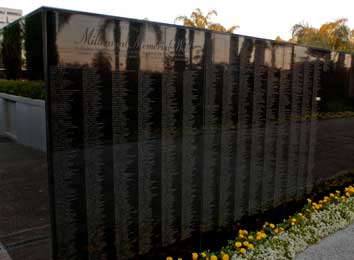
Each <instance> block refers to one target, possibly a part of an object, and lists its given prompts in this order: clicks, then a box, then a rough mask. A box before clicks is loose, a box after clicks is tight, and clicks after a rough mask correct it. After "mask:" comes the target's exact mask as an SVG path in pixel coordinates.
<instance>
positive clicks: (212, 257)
mask: <svg viewBox="0 0 354 260" xmlns="http://www.w3.org/2000/svg"><path fill="white" fill-rule="evenodd" d="M210 260H218V258H217V257H216V256H215V255H212V256H211V257H210Z"/></svg>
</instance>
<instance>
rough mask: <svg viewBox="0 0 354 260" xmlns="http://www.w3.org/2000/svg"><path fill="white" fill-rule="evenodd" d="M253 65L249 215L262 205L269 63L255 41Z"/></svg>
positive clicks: (264, 49) (258, 209)
mask: <svg viewBox="0 0 354 260" xmlns="http://www.w3.org/2000/svg"><path fill="white" fill-rule="evenodd" d="M255 46H256V50H255V65H254V91H253V112H252V113H253V115H252V137H251V140H252V147H251V151H252V154H251V167H250V190H249V193H250V198H249V213H250V215H252V214H256V213H258V212H259V211H260V210H261V204H262V192H260V191H262V178H263V165H264V156H265V155H264V149H265V147H264V139H265V122H266V111H267V107H266V105H267V82H268V70H269V61H268V64H266V61H265V58H266V57H265V51H266V48H267V43H266V42H262V41H256V45H255Z"/></svg>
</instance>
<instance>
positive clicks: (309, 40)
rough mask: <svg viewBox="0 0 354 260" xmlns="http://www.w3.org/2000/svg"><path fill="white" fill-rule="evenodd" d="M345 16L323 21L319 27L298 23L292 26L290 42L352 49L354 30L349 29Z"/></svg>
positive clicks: (353, 47) (345, 49)
mask: <svg viewBox="0 0 354 260" xmlns="http://www.w3.org/2000/svg"><path fill="white" fill-rule="evenodd" d="M347 22H348V20H347V19H345V18H340V19H337V20H335V21H333V22H328V23H324V24H323V25H322V26H321V27H320V28H315V27H312V26H310V25H309V24H308V23H304V22H302V23H298V24H295V25H294V26H293V28H292V30H291V31H292V39H290V42H293V43H297V44H305V45H310V46H316V47H321V48H326V49H331V50H338V51H354V31H352V30H350V28H349V27H348V25H347Z"/></svg>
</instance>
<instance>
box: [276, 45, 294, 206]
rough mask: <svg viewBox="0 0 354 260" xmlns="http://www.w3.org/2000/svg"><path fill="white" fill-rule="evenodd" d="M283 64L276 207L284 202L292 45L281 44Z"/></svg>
mask: <svg viewBox="0 0 354 260" xmlns="http://www.w3.org/2000/svg"><path fill="white" fill-rule="evenodd" d="M282 48H283V65H282V67H281V69H280V88H279V118H278V124H279V125H278V138H277V158H276V169H275V185H274V203H273V206H274V207H277V206H279V205H280V204H282V203H284V202H285V199H286V188H287V176H288V156H289V133H290V114H291V82H292V72H291V69H292V49H293V47H288V46H283V47H282Z"/></svg>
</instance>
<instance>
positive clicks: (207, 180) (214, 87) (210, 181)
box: [202, 64, 223, 231]
mask: <svg viewBox="0 0 354 260" xmlns="http://www.w3.org/2000/svg"><path fill="white" fill-rule="evenodd" d="M222 76H223V67H222V65H217V64H208V65H207V66H206V80H205V85H204V86H205V89H204V97H205V101H204V102H205V106H204V167H203V169H204V175H203V207H202V208H203V211H202V229H203V231H210V230H213V229H214V228H215V227H216V225H217V223H218V219H217V218H218V210H219V205H218V203H219V182H220V179H219V178H220V159H221V158H220V149H221V147H220V145H221V143H220V141H221V137H220V128H221V116H222V114H221V113H222V89H223V88H222V86H223V77H222Z"/></svg>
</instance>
